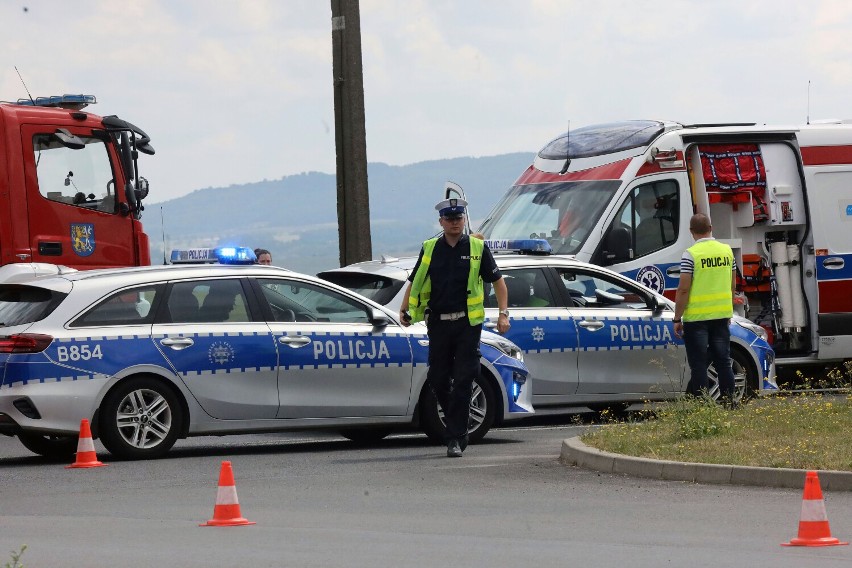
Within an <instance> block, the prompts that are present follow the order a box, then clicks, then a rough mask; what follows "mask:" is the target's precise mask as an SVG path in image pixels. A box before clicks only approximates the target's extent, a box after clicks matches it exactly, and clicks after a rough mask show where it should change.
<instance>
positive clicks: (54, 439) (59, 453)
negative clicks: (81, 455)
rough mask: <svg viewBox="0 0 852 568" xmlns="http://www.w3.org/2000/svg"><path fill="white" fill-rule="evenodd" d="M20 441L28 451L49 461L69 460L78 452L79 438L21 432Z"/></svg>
mask: <svg viewBox="0 0 852 568" xmlns="http://www.w3.org/2000/svg"><path fill="white" fill-rule="evenodd" d="M18 440H20V441H21V443H22V444H23V445H24V447H25V448H26V449H28V450H29V451H31V452H33V453H34V454H38V455H40V456H44V457H46V458H49V459H52V460H53V459H55V460H61V459H69V458H71V457H72V456H73V455H74V454H75V453H76V452H77V436H54V435H51V434H38V433H35V432H21V433H20V434H18Z"/></svg>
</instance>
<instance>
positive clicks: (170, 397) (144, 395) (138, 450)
mask: <svg viewBox="0 0 852 568" xmlns="http://www.w3.org/2000/svg"><path fill="white" fill-rule="evenodd" d="M100 411H101V416H100V436H101V442H103V445H104V446H106V449H107V450H109V452H110V453H111V454H113V455H114V456H115V457H117V458H121V459H149V458H157V457H160V456H162V455H163V454H165V453H166V452H167V451H169V449H170V448H171V447H172V446H173V445H174V443H175V441H176V440H177V437H178V432H179V431H180V427H181V424H182V422H183V410H182V408H181V405H180V402H179V400H178V396H177V395H176V394H175V392H174V390H172V388H171V387H170V386H169V385H168V384H167V383H166V382H164V381H162V380H159V379H155V378H153V377H135V378H131V379H125V380H123V381H120V382H119V383H118V385H116V387H115V388H114V389H113V390H112V391H110V392H109V393H108V394H107V396H106V397H105V398H104V401H103V404H101V410H100Z"/></svg>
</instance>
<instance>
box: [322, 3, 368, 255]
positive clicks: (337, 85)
mask: <svg viewBox="0 0 852 568" xmlns="http://www.w3.org/2000/svg"><path fill="white" fill-rule="evenodd" d="M331 45H332V50H333V52H334V54H333V64H332V71H333V73H334V143H335V149H336V151H337V221H338V225H339V226H338V234H339V237H340V266H346V265H348V264H352V263H353V262H361V261H364V260H371V259H372V258H373V243H372V239H371V238H370V194H369V192H368V188H367V131H366V127H365V126H364V73H363V69H362V66H361V16H360V11H359V6H358V0H331Z"/></svg>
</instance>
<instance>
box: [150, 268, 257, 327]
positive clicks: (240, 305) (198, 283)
mask: <svg viewBox="0 0 852 568" xmlns="http://www.w3.org/2000/svg"><path fill="white" fill-rule="evenodd" d="M166 308H167V312H168V315H167V318H168V319H167V321H170V322H171V323H218V322H248V321H251V317H250V314H249V310H248V302H247V301H246V296H245V293H244V292H243V287H242V284H240V281H239V280H237V279H234V278H231V279H225V278H220V279H215V280H195V281H191V282H175V283H174V284H173V285H172V288H171V290H170V291H169V297H168V299H167V300H166Z"/></svg>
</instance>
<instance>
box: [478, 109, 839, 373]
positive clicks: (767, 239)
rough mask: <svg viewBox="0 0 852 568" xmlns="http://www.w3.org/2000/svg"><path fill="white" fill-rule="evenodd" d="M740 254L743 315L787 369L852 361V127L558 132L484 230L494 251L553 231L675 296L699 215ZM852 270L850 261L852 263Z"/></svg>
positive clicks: (569, 244)
mask: <svg viewBox="0 0 852 568" xmlns="http://www.w3.org/2000/svg"><path fill="white" fill-rule="evenodd" d="M694 213H705V214H707V215H709V217H710V219H711V222H712V225H713V235H714V237H716V238H717V239H719V240H721V241H723V242H726V243H728V244H729V245H730V246H731V248H732V249H733V251H734V254H735V257H736V262H737V267H738V270H739V271H740V278H739V289H740V293H741V294H740V296H741V298H742V301H743V302H744V303H743V304H742V306H741V307H740V311H741V315H745V316H746V317H748V318H749V319H751V320H752V321H753V322H755V323H757V324H759V325H761V326H762V327H764V329H766V330H767V334H768V335H769V340H770V343H771V344H772V345H773V348H774V349H775V352H776V356H777V362H778V363H779V364H793V363H802V364H804V363H814V362H824V361H839V360H843V359H847V358H850V357H852V124H850V123H844V122H842V121H838V122H832V123H824V124H808V125H802V126H765V125H755V124H722V125H683V124H679V123H676V122H665V121H655V120H642V121H627V122H620V123H612V124H604V125H596V126H589V127H586V128H580V129H577V130H573V131H569V132H566V133H565V134H562V135H561V136H558V137H557V138H555V139H554V140H552V141H551V142H549V143H548V144H547V145H545V146H544V148H542V150H541V151H540V152H538V154H537V156H536V158H535V161H534V163H533V164H532V165H531V166H530V167H529V168H528V169H527V170H526V171H525V172H524V173H523V174H522V175H521V177H520V178H519V179H518V180H517V181H516V182H515V184H514V186H513V187H512V188H511V189H510V190H509V191H508V192H507V193H506V195H505V196H504V197H503V198H502V199H501V200H500V202H499V203H498V204H497V205H496V206H495V208H494V209H493V210H492V212H491V213H490V214H489V215H488V217H487V218H486V220H485V221H484V222H483V223H482V225H481V227H480V229H479V231H480V232H481V233H482V234H483V235H484V236H485V238H486V239H487V240H488V241H489V244H490V245H491V246H492V248H497V249H499V243H500V242H502V241H504V240H510V239H530V238H536V239H547V241H548V242H549V243H550V246H551V248H552V252H553V253H555V254H567V255H573V256H576V257H577V258H578V259H579V260H584V261H589V262H592V263H595V264H600V265H603V266H608V267H610V268H611V269H614V270H617V271H619V272H621V273H624V274H626V275H629V276H630V277H632V278H634V279H636V280H638V281H639V282H642V283H643V284H645V285H646V286H648V287H650V288H652V289H654V290H656V291H658V292H660V293H664V294H665V295H666V296H668V297H669V298H672V299H673V298H674V293H675V290H676V288H677V285H678V279H679V273H680V259H681V255H682V254H683V251H684V250H685V249H686V248H688V247H689V246H691V245H692V243H693V239H692V237H691V235H690V233H689V218H690V217H691V216H692V215H693V214H694ZM847 261H848V262H849V263H850V264H849V266H846V262H847Z"/></svg>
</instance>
